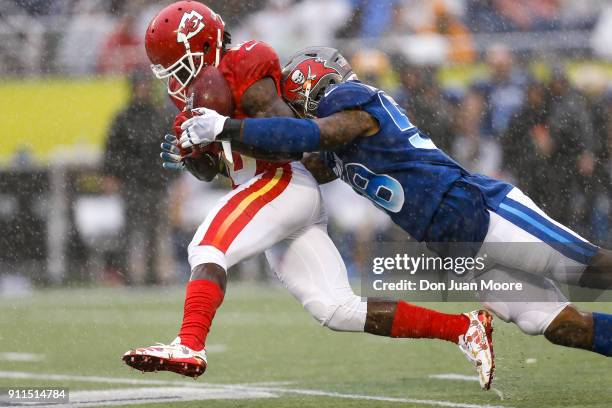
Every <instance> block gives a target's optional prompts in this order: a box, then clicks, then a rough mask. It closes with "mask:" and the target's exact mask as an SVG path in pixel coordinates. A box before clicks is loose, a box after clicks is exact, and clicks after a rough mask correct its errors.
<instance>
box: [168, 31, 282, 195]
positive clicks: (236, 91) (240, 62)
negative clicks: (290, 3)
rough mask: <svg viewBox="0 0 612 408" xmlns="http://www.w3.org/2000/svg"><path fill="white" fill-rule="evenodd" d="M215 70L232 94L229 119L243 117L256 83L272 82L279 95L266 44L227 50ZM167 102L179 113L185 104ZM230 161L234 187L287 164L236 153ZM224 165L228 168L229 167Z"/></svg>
mask: <svg viewBox="0 0 612 408" xmlns="http://www.w3.org/2000/svg"><path fill="white" fill-rule="evenodd" d="M218 69H219V71H220V72H221V73H222V74H223V76H224V77H225V80H226V81H227V84H228V85H229V87H230V89H231V91H232V95H233V98H234V107H235V108H234V114H233V115H232V117H234V118H236V119H242V118H245V117H247V116H246V115H245V113H244V111H243V110H242V96H243V95H244V93H245V92H246V90H247V89H249V88H250V87H251V85H253V84H254V83H255V82H257V81H259V80H260V79H263V78H267V77H270V78H272V79H273V80H274V84H275V85H276V92H277V94H278V95H280V79H281V66H280V61H279V59H278V55H277V54H276V52H275V51H274V49H272V47H270V46H269V45H268V44H266V43H263V42H260V41H254V40H253V41H247V42H244V43H242V44H238V45H237V46H235V47H232V48H230V49H228V50H227V51H226V52H225V54H223V57H222V58H221V62H220V63H219V67H218ZM171 99H172V101H173V102H174V103H175V105H176V106H177V107H178V108H179V109H181V110H182V109H183V108H184V106H185V104H184V103H183V102H182V101H180V100H178V99H176V98H171ZM233 159H234V166H233V169H231V170H230V178H231V179H232V182H233V184H234V186H237V185H240V184H242V183H244V182H246V181H248V180H250V179H251V178H252V177H253V176H255V175H256V174H260V173H262V172H264V171H266V170H269V169H273V168H277V167H280V166H282V165H283V164H285V163H287V162H268V161H263V160H255V159H253V158H250V157H247V156H242V155H240V154H238V153H234V154H233ZM226 164H228V165H229V163H226Z"/></svg>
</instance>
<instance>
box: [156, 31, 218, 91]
mask: <svg viewBox="0 0 612 408" xmlns="http://www.w3.org/2000/svg"><path fill="white" fill-rule="evenodd" d="M227 38H229V35H228V37H227ZM182 42H183V44H185V55H183V57H182V58H180V59H179V60H178V61H176V62H175V63H174V64H172V65H170V66H169V67H164V66H163V65H160V64H154V65H151V70H152V71H153V74H155V76H156V77H157V78H158V79H161V80H164V81H166V87H167V90H168V95H170V96H171V97H173V98H177V99H179V100H181V101H183V102H186V101H187V94H186V89H187V87H188V86H189V84H190V83H191V81H193V79H194V78H195V77H197V76H198V74H199V73H200V71H202V68H204V67H205V66H206V63H205V62H204V56H205V55H206V54H208V52H209V51H210V46H209V44H208V43H205V44H204V51H203V52H191V46H190V44H189V40H187V38H184V39H183V40H182ZM223 47H224V44H223V35H222V34H221V30H217V44H216V47H215V48H216V50H215V60H214V66H215V67H217V66H219V62H220V60H221V50H223ZM171 78H172V79H174V83H171V82H170V79H171ZM176 84H178V85H179V87H176V86H175V85H176Z"/></svg>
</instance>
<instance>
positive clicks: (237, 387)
mask: <svg viewBox="0 0 612 408" xmlns="http://www.w3.org/2000/svg"><path fill="white" fill-rule="evenodd" d="M0 378H10V379H23V380H41V381H74V382H88V383H98V384H129V385H165V386H168V385H172V386H181V387H189V388H199V387H203V388H207V389H213V390H214V389H216V390H219V389H223V390H228V391H229V390H231V391H237V392H247V391H248V392H263V393H266V392H267V393H270V394H271V395H270V396H274V395H273V394H296V395H308V396H313V397H330V398H341V399H351V400H364V401H383V402H398V403H404V404H416V405H428V406H436V407H450V408H511V407H506V406H498V405H479V404H464V403H459V402H451V401H438V400H429V399H416V398H399V397H385V396H378V395H360V394H346V393H339V392H330V391H323V390H308V389H296V388H282V387H270V386H266V387H256V386H255V387H254V386H252V385H248V384H214V383H195V382H193V381H167V380H145V379H135V378H118V377H98V376H80V375H65V374H37V373H28V372H14V371H0ZM158 401H159V402H163V401H162V400H158ZM147 402H155V401H154V400H147ZM88 405H91V404H88Z"/></svg>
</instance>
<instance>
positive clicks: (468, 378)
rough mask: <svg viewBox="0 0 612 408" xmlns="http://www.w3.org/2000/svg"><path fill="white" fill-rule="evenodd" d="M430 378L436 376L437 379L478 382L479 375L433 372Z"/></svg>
mask: <svg viewBox="0 0 612 408" xmlns="http://www.w3.org/2000/svg"><path fill="white" fill-rule="evenodd" d="M429 378H434V379H436V380H458V381H476V382H478V377H476V376H475V375H463V374H452V373H449V374H432V375H430V376H429Z"/></svg>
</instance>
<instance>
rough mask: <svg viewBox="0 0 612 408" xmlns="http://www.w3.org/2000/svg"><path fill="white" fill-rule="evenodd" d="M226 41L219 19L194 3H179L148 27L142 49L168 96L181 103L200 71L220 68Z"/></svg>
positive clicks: (222, 23) (158, 16) (161, 14)
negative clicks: (164, 81)
mask: <svg viewBox="0 0 612 408" xmlns="http://www.w3.org/2000/svg"><path fill="white" fill-rule="evenodd" d="M227 37H229V36H228V34H227V33H226V32H225V23H224V22H223V20H222V19H221V16H219V15H218V14H216V13H215V12H214V11H212V10H211V9H209V8H208V7H206V6H205V5H204V4H202V3H199V2H197V1H179V2H176V3H173V4H171V5H169V6H168V7H166V8H164V9H163V10H161V11H160V12H159V13H157V15H156V16H155V17H154V18H153V20H152V21H151V23H149V27H148V28H147V33H146V34H145V48H146V50H147V55H148V56H149V60H150V61H151V64H152V65H151V69H152V70H153V73H154V74H155V76H156V77H157V78H159V79H165V80H167V81H168V93H169V94H170V95H171V96H173V97H177V98H179V99H181V100H183V101H184V100H185V99H186V98H185V92H184V91H185V88H187V86H188V85H189V83H190V82H191V80H192V79H193V78H195V77H196V76H197V75H198V73H199V72H200V70H201V69H202V67H204V66H205V65H214V66H218V65H219V61H220V60H221V52H222V51H223V47H224V44H225V43H226V40H227V39H228V38H227ZM170 79H172V84H171V81H170Z"/></svg>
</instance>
